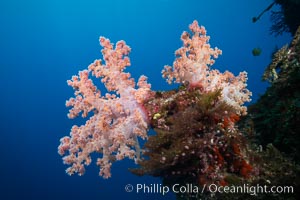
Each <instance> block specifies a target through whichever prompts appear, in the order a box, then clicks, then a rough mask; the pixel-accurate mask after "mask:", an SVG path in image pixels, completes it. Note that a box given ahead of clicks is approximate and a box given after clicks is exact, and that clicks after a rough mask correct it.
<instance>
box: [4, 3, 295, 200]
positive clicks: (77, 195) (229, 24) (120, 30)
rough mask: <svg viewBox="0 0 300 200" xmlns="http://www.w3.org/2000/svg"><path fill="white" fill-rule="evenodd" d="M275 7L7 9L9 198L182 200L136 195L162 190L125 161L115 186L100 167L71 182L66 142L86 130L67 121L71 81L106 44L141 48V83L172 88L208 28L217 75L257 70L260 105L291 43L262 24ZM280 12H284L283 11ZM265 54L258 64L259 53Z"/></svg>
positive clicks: (135, 64) (253, 83) (135, 55)
mask: <svg viewBox="0 0 300 200" xmlns="http://www.w3.org/2000/svg"><path fill="white" fill-rule="evenodd" d="M271 2H272V1H271V0H267V1H261V0H251V1H250V0H246V1H238V0H228V1H222V0H211V1H207V0H206V1H204V0H151V1H149V0H145V1H140V0H127V1H122V0H106V1H104V0H85V1H77V0H73V1H70V0H51V1H49V0H44V1H33V0H27V1H21V0H2V1H1V2H0V25H1V27H0V50H1V52H0V53H1V54H0V55H1V57H0V58H1V59H0V69H1V78H0V91H1V104H0V108H1V112H0V125H1V126H0V133H1V138H0V156H1V157H0V158H1V161H0V175H1V177H0V183H1V186H0V199H3V200H6V199H21V198H23V199H32V200H34V199H56V200H59V199H73V200H77V199H120V198H122V199H175V196H174V195H173V194H168V195H166V196H162V195H160V194H154V193H155V192H153V193H147V192H145V193H143V192H140V193H137V192H135V191H133V192H131V193H128V192H126V191H125V190H124V187H125V186H126V185H127V184H132V185H134V186H135V185H136V184H144V183H145V184H147V185H149V186H150V185H151V184H152V185H154V184H161V182H160V180H159V179H155V178H152V177H147V176H145V177H137V176H135V175H133V174H131V173H130V172H129V171H128V168H129V167H134V166H135V165H134V163H133V161H131V160H124V161H122V162H117V163H115V164H114V165H113V167H112V178H110V179H108V180H104V179H102V178H101V177H99V176H98V168H97V166H96V165H95V164H94V163H93V164H91V165H90V166H89V167H88V168H87V172H86V174H85V175H84V176H82V177H79V176H77V175H74V176H71V177H70V176H68V175H67V174H66V173H65V169H66V167H67V166H65V165H63V163H62V160H61V156H59V155H58V153H57V146H58V145H59V139H60V138H61V137H63V136H65V135H68V134H69V132H70V128H71V126H72V125H73V124H74V123H76V122H78V121H76V120H69V119H68V118H67V112H68V109H67V108H66V107H65V101H66V100H67V99H69V97H71V96H73V90H72V88H70V87H68V86H67V84H66V80H68V79H70V78H71V76H72V75H75V74H77V73H78V71H79V70H83V69H85V68H87V66H88V65H89V64H90V63H92V62H93V61H94V60H95V59H98V58H101V54H100V50H101V48H100V46H99V42H98V39H99V36H105V37H108V38H110V40H111V41H112V42H114V43H116V42H117V41H118V40H125V41H126V43H127V44H128V45H129V46H130V47H131V48H132V52H131V54H130V58H131V62H132V66H130V67H128V69H127V71H128V72H130V73H131V74H132V76H133V77H134V78H138V77H139V76H140V75H142V74H144V75H146V76H147V77H149V82H150V83H151V84H152V89H153V90H167V89H171V88H174V87H175V86H174V85H173V86H169V85H168V84H167V83H166V82H165V80H163V79H162V78H161V70H162V68H163V66H164V65H166V64H169V65H170V64H172V62H173V60H174V51H175V50H176V49H178V48H179V47H180V46H181V41H180V35H181V33H182V32H183V31H184V30H188V25H189V24H190V23H192V21H193V20H195V19H196V20H198V22H199V24H202V25H203V26H205V27H206V29H207V32H208V35H210V36H211V39H210V43H211V46H212V47H215V46H217V47H218V48H220V49H221V50H222V51H223V54H222V56H220V57H219V58H218V59H217V61H216V63H215V64H214V66H213V67H214V68H217V69H219V70H221V71H225V70H229V71H232V72H233V73H235V74H237V73H238V72H240V71H244V70H245V71H247V72H248V76H249V80H248V88H249V89H250V90H251V91H252V92H253V98H252V99H253V101H254V102H255V101H256V100H257V98H258V97H259V95H260V94H262V93H263V92H264V91H265V89H266V87H267V84H266V83H263V82H261V75H262V73H263V71H264V69H265V67H266V66H267V65H268V64H269V63H270V61H271V53H272V52H273V50H274V48H275V47H276V46H278V47H281V46H282V45H283V44H285V43H288V42H289V41H290V39H291V37H290V35H288V34H284V35H282V36H278V37H275V36H273V35H270V34H269V28H270V26H271V22H270V13H266V14H265V15H264V16H263V17H262V18H261V19H260V20H259V21H258V22H257V23H255V24H253V23H252V21H251V19H252V17H254V16H256V15H257V14H259V13H260V12H261V11H262V10H263V9H264V8H266V7H267V6H268V5H269V4H270V3H271ZM275 9H276V8H275ZM255 47H259V48H261V49H262V53H261V55H260V56H256V57H254V56H253V55H252V53H251V51H252V49H253V48H255Z"/></svg>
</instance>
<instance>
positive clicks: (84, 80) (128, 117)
mask: <svg viewBox="0 0 300 200" xmlns="http://www.w3.org/2000/svg"><path fill="white" fill-rule="evenodd" d="M100 44H101V46H102V47H103V50H102V54H103V58H104V61H105V64H104V63H103V61H102V60H96V61H95V62H94V63H92V64H91V65H90V66H89V68H88V70H84V71H81V72H79V77H78V76H73V77H72V80H69V81H68V85H70V86H72V87H73V88H74V90H75V96H76V97H75V98H70V99H69V100H68V101H67V102H66V105H67V106H71V107H72V109H71V110H70V112H69V114H68V117H69V118H75V117H77V116H78V115H79V114H80V113H81V116H82V117H87V116H88V114H89V113H90V112H92V113H93V114H92V116H91V117H90V118H89V120H87V121H86V123H85V125H82V126H80V127H78V126H76V125H75V126H73V127H72V130H71V133H70V137H68V136H66V137H63V138H62V139H61V140H60V141H61V144H60V146H59V148H58V151H59V154H60V155H64V154H65V153H66V152H68V155H66V156H65V157H64V158H63V160H64V163H65V164H69V165H71V166H70V167H69V168H68V169H67V170H66V171H67V173H68V174H70V175H72V174H73V173H78V174H79V175H82V174H84V171H85V168H84V165H89V164H90V163H91V156H90V154H91V153H93V152H98V153H101V154H102V155H103V156H102V158H98V160H97V165H99V166H100V173H99V175H100V176H103V177H104V178H109V177H110V176H111V173H110V168H111V164H112V162H113V161H114V160H122V159H124V158H125V157H128V158H131V159H134V160H136V161H137V160H139V159H140V154H141V150H140V146H139V142H138V137H141V138H142V139H145V138H146V137H147V129H148V123H147V114H146V113H145V111H144V110H143V108H142V106H141V103H143V101H144V100H145V99H146V98H147V96H148V95H149V93H150V84H148V83H147V78H146V77H145V76H141V77H140V79H139V81H138V83H137V85H138V89H136V88H135V82H134V80H133V79H132V78H130V74H129V73H125V72H123V70H124V69H125V67H127V66H129V65H130V60H129V58H128V57H127V55H128V54H129V52H130V48H129V46H127V45H126V44H125V42H124V41H119V42H118V43H117V44H116V47H115V49H113V45H112V44H111V43H110V41H109V40H108V39H106V38H104V37H100ZM90 72H92V75H94V76H95V77H96V78H101V81H102V82H103V83H104V85H105V86H106V88H107V90H108V91H109V92H110V93H106V94H105V96H101V92H100V91H99V90H98V89H97V87H96V86H95V85H94V84H93V82H92V80H91V79H89V78H88V76H89V73H90ZM113 92H115V94H114V93H113Z"/></svg>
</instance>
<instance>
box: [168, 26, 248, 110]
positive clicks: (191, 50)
mask: <svg viewBox="0 0 300 200" xmlns="http://www.w3.org/2000/svg"><path fill="white" fill-rule="evenodd" d="M189 28H190V30H191V32H192V35H190V34H189V33H188V32H183V33H182V35H181V40H182V42H183V47H181V48H179V49H178V50H177V51H176V52H175V54H176V56H177V57H176V59H175V61H174V63H173V67H171V66H165V68H164V70H163V71H162V74H163V77H164V78H166V79H167V81H168V83H169V84H171V83H172V82H173V81H175V82H176V83H185V84H186V83H188V84H189V85H190V86H191V87H198V88H199V89H200V90H201V91H202V92H210V91H215V90H217V89H220V90H221V91H222V98H223V100H224V101H226V103H228V104H229V105H231V106H233V107H234V108H235V109H236V112H237V114H239V115H243V114H246V110H247V109H246V107H245V106H242V105H243V104H244V103H245V102H247V101H250V96H251V92H250V91H249V90H248V89H246V86H247V84H246V81H247V73H246V72H241V73H240V74H239V75H238V76H234V75H233V74H232V73H231V72H229V71H226V72H224V73H221V72H220V71H218V70H212V69H210V67H211V65H213V64H214V63H215V61H214V59H213V58H218V56H219V55H220V54H221V53H222V51H221V50H220V49H218V48H214V49H212V48H211V47H210V45H209V43H208V41H209V36H207V35H206V30H205V28H204V27H203V26H199V25H198V22H197V21H194V22H193V23H192V24H191V25H190V27H189Z"/></svg>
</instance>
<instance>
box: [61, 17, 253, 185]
mask: <svg viewBox="0 0 300 200" xmlns="http://www.w3.org/2000/svg"><path fill="white" fill-rule="evenodd" d="M189 29H190V31H191V32H190V33H189V32H183V33H182V35H181V40H182V42H183V47H181V48H179V49H178V50H177V51H176V52H175V54H176V59H175V61H174V63H173V66H165V67H164V70H163V71H162V75H163V77H164V78H166V80H167V82H168V83H170V84H171V83H173V82H175V83H180V84H181V86H180V87H179V88H178V89H174V90H171V91H165V92H163V91H157V92H155V91H152V90H151V89H150V87H151V85H150V84H148V83H147V78H146V77H145V76H141V77H140V78H139V80H138V82H137V83H136V82H135V81H134V80H133V78H131V77H130V73H126V72H124V70H125V68H126V67H127V66H129V65H130V60H129V57H128V54H129V52H130V48H129V46H127V45H126V44H125V42H124V41H119V42H117V44H116V45H115V47H114V46H113V44H112V43H111V42H110V41H109V40H108V39H106V38H104V37H100V45H101V46H102V47H103V49H102V55H103V60H96V61H95V62H94V63H92V64H91V65H90V66H89V67H88V70H84V71H81V72H79V76H73V77H72V80H69V81H68V85H70V86H72V87H73V88H74V90H75V98H70V99H69V100H68V101H67V103H66V105H67V106H70V107H72V108H71V110H70V112H69V114H68V117H69V118H75V117H77V116H78V115H81V116H82V117H83V118H84V117H89V119H88V120H87V121H86V123H85V125H82V126H76V125H74V126H73V127H72V130H71V133H70V136H66V137H63V138H62V139H61V140H60V142H61V144H60V145H59V147H58V152H59V154H60V155H62V156H63V155H65V154H67V155H65V156H64V157H63V161H64V163H65V164H68V165H70V167H69V168H68V169H67V170H66V172H67V173H68V174H69V175H72V174H74V173H78V174H79V175H83V174H84V172H85V165H89V164H90V163H91V161H92V160H91V156H90V154H92V153H94V152H97V153H99V154H100V155H101V157H100V158H98V160H97V165H99V167H100V173H99V175H100V176H102V177H103V178H109V177H111V170H110V169H111V165H112V163H113V162H115V161H117V160H122V159H124V158H130V159H133V160H135V162H136V163H137V164H138V168H136V169H131V171H132V172H133V173H135V174H138V175H144V174H148V175H152V176H158V177H161V178H162V179H163V183H164V184H174V183H176V184H177V183H182V184H186V183H193V184H198V185H203V184H206V183H215V184H220V185H224V184H227V183H230V182H231V180H237V179H239V180H241V179H250V178H251V177H252V176H254V175H255V174H256V172H257V170H255V166H253V165H251V164H250V163H251V162H250V161H251V160H250V159H251V157H250V156H249V152H248V151H247V148H246V143H245V142H244V141H245V139H244V136H243V135H242V134H241V133H240V131H239V130H238V129H237V127H236V122H237V121H239V118H240V116H242V115H245V114H246V112H247V109H246V107H245V106H243V104H244V103H245V102H248V101H250V96H251V92H250V91H249V90H248V89H247V88H246V86H247V84H246V81H247V73H246V72H241V73H240V74H239V75H238V76H234V75H233V74H232V73H231V72H229V71H226V72H224V73H221V72H220V71H218V70H216V69H211V66H212V65H213V64H214V58H217V57H218V55H220V54H221V53H222V52H221V50H220V49H218V48H214V49H213V48H211V47H210V45H209V43H208V41H209V36H207V35H206V30H205V28H204V27H203V26H199V25H198V22H197V21H194V22H193V23H192V24H191V25H190V26H189ZM89 75H92V76H94V77H96V78H99V79H100V80H101V82H102V83H103V84H104V85H105V87H106V89H107V91H108V92H107V93H106V94H101V92H100V90H98V89H97V88H96V86H95V85H94V83H93V81H92V80H91V79H89ZM150 128H152V129H154V130H155V132H156V134H155V135H147V131H148V129H150ZM141 139H144V140H146V142H145V144H144V145H143V146H142V147H141V146H140V145H139V140H141Z"/></svg>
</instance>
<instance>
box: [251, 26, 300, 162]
mask: <svg viewBox="0 0 300 200" xmlns="http://www.w3.org/2000/svg"><path fill="white" fill-rule="evenodd" d="M263 80H266V81H269V82H270V83H271V86H270V87H269V88H268V89H267V91H266V92H265V94H264V95H262V96H261V97H260V99H259V100H258V101H257V102H256V103H255V104H253V105H251V106H250V107H249V112H250V116H251V120H253V124H254V128H255V129H254V131H255V134H256V135H257V137H258V139H257V141H258V142H259V143H260V144H262V145H263V146H266V145H267V144H268V143H272V144H273V145H274V146H275V147H276V148H278V149H279V150H280V151H282V152H285V153H287V154H289V156H291V157H293V158H294V159H295V160H296V161H297V162H299V159H300V135H299V133H300V126H299V124H300V87H299V82H300V28H299V29H298V31H297V32H296V35H295V37H294V39H293V41H292V42H291V44H290V45H289V46H288V45H286V46H284V47H282V48H281V49H280V50H278V51H277V52H276V53H275V54H274V55H273V61H272V63H271V64H270V65H269V66H268V67H267V69H266V70H265V73H264V75H263Z"/></svg>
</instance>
